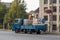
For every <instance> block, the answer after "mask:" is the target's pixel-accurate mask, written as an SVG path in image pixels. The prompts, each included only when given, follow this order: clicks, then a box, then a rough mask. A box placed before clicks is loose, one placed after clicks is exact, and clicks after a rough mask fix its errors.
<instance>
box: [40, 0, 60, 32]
mask: <svg viewBox="0 0 60 40" xmlns="http://www.w3.org/2000/svg"><path fill="white" fill-rule="evenodd" d="M39 3H40V4H39V5H40V9H39V10H40V11H39V17H40V18H42V17H45V18H46V24H47V27H48V30H47V31H51V32H60V0H40V2H39ZM46 9H53V16H52V18H51V19H52V20H53V24H52V27H51V26H50V14H48V13H46V12H45V10H46Z"/></svg>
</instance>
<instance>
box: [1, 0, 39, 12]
mask: <svg viewBox="0 0 60 40" xmlns="http://www.w3.org/2000/svg"><path fill="white" fill-rule="evenodd" d="M1 1H2V2H12V1H13V0H1ZM25 2H26V4H27V6H26V7H27V12H29V11H31V10H35V9H37V8H38V7H39V0H25Z"/></svg>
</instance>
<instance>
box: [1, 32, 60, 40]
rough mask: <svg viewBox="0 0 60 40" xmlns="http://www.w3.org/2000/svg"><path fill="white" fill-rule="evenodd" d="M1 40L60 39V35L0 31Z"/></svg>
mask: <svg viewBox="0 0 60 40" xmlns="http://www.w3.org/2000/svg"><path fill="white" fill-rule="evenodd" d="M0 40H60V35H51V34H50V35H48V34H46V35H45V34H40V35H37V34H21V33H18V34H17V33H14V32H12V31H0Z"/></svg>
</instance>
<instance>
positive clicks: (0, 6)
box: [0, 3, 7, 23]
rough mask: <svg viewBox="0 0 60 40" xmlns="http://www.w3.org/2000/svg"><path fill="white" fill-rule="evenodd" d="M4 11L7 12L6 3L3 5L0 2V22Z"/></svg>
mask: <svg viewBox="0 0 60 40" xmlns="http://www.w3.org/2000/svg"><path fill="white" fill-rule="evenodd" d="M6 12H7V8H6V5H4V4H3V3H0V23H2V22H3V19H4V15H5V13H6Z"/></svg>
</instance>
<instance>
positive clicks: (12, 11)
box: [4, 0, 27, 23]
mask: <svg viewBox="0 0 60 40" xmlns="http://www.w3.org/2000/svg"><path fill="white" fill-rule="evenodd" d="M25 7H26V5H24V3H22V4H20V5H19V3H18V0H14V1H13V2H12V4H11V5H10V7H9V10H8V13H6V14H5V17H4V22H5V23H11V22H12V21H13V20H14V19H15V18H27V13H26V11H25V10H26V8H25Z"/></svg>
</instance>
